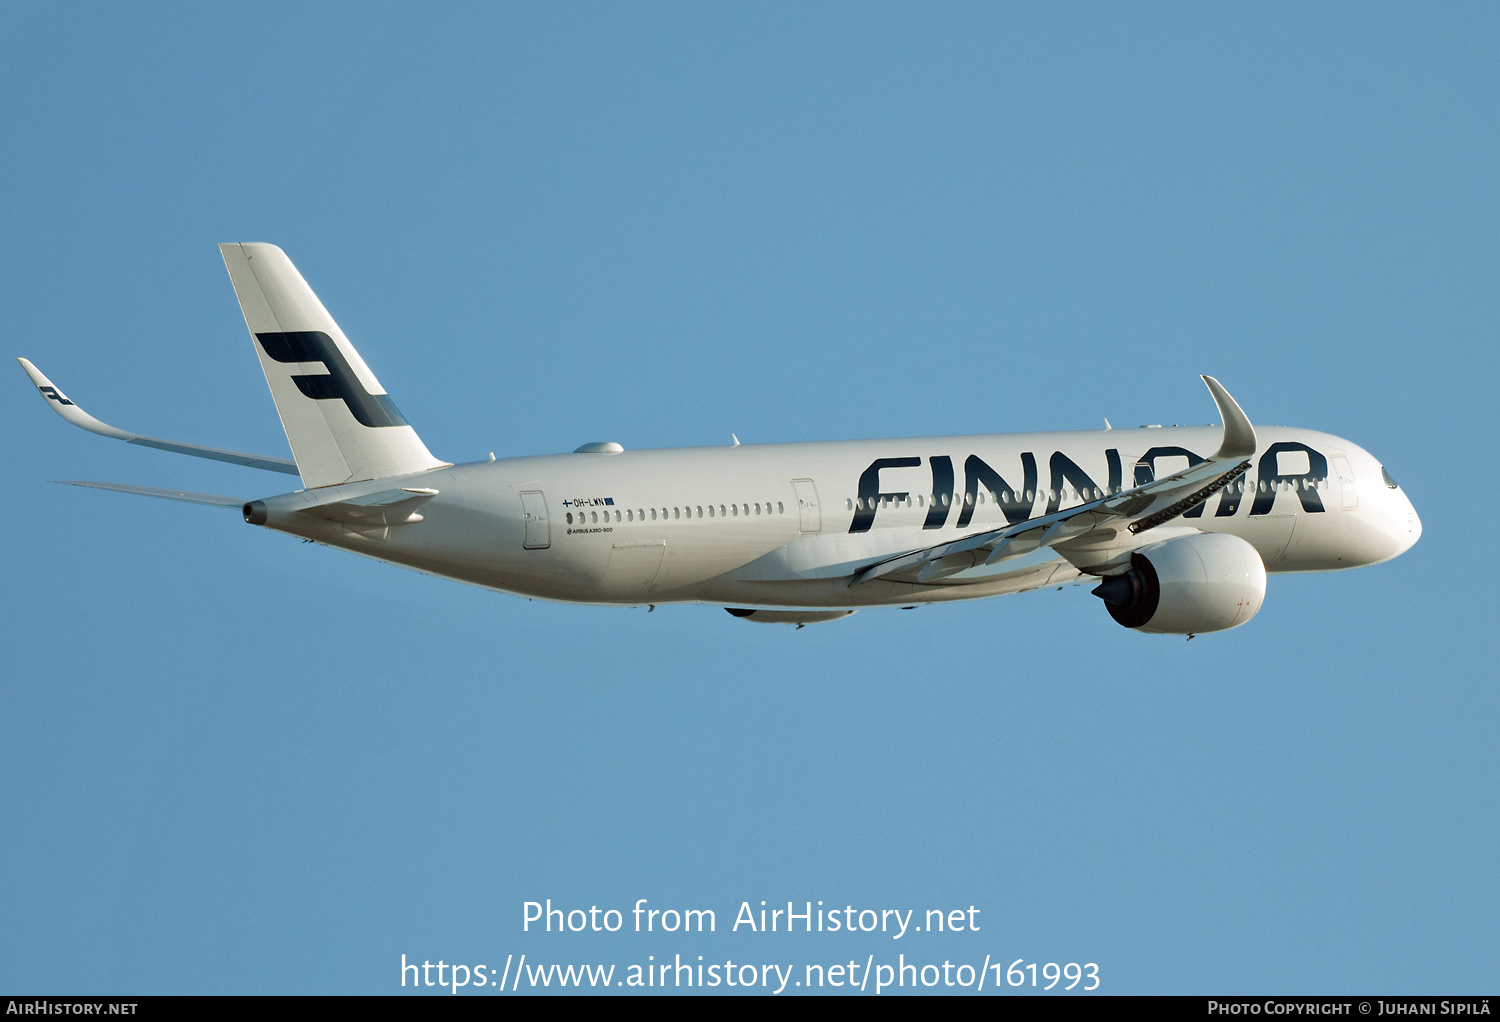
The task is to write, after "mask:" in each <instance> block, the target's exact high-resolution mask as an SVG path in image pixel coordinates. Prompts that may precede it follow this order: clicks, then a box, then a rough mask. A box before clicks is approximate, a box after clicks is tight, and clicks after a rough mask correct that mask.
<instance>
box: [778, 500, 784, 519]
mask: <svg viewBox="0 0 1500 1022" xmlns="http://www.w3.org/2000/svg"><path fill="white" fill-rule="evenodd" d="M776 513H777V514H779V515H784V514H786V507H785V506H784V505H783V504H782V503H781V501H779V500H778V501H777V502H776Z"/></svg>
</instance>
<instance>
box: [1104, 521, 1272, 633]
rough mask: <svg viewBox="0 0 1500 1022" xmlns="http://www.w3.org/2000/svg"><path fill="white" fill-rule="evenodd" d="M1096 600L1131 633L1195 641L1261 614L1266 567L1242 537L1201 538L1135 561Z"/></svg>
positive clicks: (1150, 549)
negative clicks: (1195, 637) (1193, 638)
mask: <svg viewBox="0 0 1500 1022" xmlns="http://www.w3.org/2000/svg"><path fill="white" fill-rule="evenodd" d="M1093 592H1094V595H1095V596H1097V597H1099V598H1100V599H1101V600H1103V601H1104V603H1105V606H1106V607H1108V608H1109V616H1110V617H1112V618H1114V619H1115V620H1116V621H1118V622H1120V624H1122V625H1124V626H1125V627H1126V628H1135V629H1137V630H1139V631H1142V632H1160V633H1165V634H1168V635H1195V634H1197V633H1199V632H1220V631H1223V630H1224V629H1226V628H1237V627H1239V626H1240V625H1242V624H1244V623H1245V622H1246V621H1249V620H1250V619H1251V618H1252V617H1254V616H1255V615H1256V612H1257V611H1259V610H1260V605H1261V602H1262V601H1264V600H1265V597H1266V566H1265V565H1264V564H1262V563H1261V559H1260V554H1258V553H1256V551H1255V548H1254V547H1253V546H1251V545H1250V544H1249V543H1246V542H1245V541H1244V540H1242V539H1240V538H1239V537H1238V536H1227V535H1225V534H1223V533H1217V532H1200V533H1197V534H1195V535H1192V536H1179V537H1177V538H1176V539H1169V540H1165V541H1163V542H1161V543H1153V544H1152V545H1151V546H1147V547H1142V548H1141V549H1139V550H1137V551H1135V552H1134V553H1132V554H1131V555H1130V570H1129V571H1127V572H1125V573H1124V574H1123V575H1110V576H1108V577H1106V578H1105V579H1104V581H1103V582H1102V583H1101V584H1100V585H1099V587H1098V588H1096V589H1095V590H1094V591H1093Z"/></svg>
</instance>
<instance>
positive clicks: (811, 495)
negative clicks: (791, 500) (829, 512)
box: [792, 479, 823, 532]
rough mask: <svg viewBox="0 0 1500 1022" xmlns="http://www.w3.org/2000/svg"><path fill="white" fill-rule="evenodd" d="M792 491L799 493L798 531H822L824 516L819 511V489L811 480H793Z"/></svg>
mask: <svg viewBox="0 0 1500 1022" xmlns="http://www.w3.org/2000/svg"><path fill="white" fill-rule="evenodd" d="M792 489H793V490H795V491H797V529H798V531H799V532H820V531H822V528H823V516H822V514H821V513H820V512H819V511H818V488H817V487H816V486H814V485H813V481H812V480H811V479H793V480H792Z"/></svg>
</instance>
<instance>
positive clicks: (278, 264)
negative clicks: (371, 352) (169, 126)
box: [219, 242, 447, 487]
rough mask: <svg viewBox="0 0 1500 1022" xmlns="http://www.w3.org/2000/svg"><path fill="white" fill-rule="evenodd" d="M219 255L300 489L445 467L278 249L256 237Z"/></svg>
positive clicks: (220, 250)
mask: <svg viewBox="0 0 1500 1022" xmlns="http://www.w3.org/2000/svg"><path fill="white" fill-rule="evenodd" d="M219 252H220V253H221V254H222V255H223V256H224V265H225V267H226V268H228V270H229V279H230V281H231V283H233V284H234V293H235V296H236V297H237V298H239V300H240V310H241V311H242V312H244V314H245V325H246V326H248V327H249V328H250V336H251V337H252V338H253V339H254V341H255V353H256V355H257V356H259V358H260V366H261V369H263V370H264V371H265V374H266V382H267V383H268V384H270V387H271V397H272V398H273V399H274V400H275V401H276V411H277V414H279V415H280V416H281V426H282V428H283V429H285V430H286V438H287V442H288V443H290V444H291V445H292V456H293V457H295V458H296V459H297V468H298V470H299V471H300V472H301V474H302V481H303V483H304V484H305V485H306V486H309V487H314V486H331V485H333V484H335V483H345V482H353V481H356V480H361V479H382V478H384V477H386V476H397V475H407V474H410V473H412V472H421V471H425V470H426V469H430V468H441V467H442V466H443V465H445V464H447V463H446V462H442V461H439V460H438V459H436V458H434V457H433V456H432V454H431V453H430V452H429V451H428V450H427V446H426V445H425V444H423V443H422V441H421V439H420V438H419V437H418V436H417V433H416V430H414V429H412V428H411V426H409V425H407V422H406V419H404V418H402V416H401V413H400V412H399V411H398V410H397V409H396V405H395V403H394V402H393V401H392V400H391V399H390V396H389V395H388V394H386V392H385V388H384V387H382V386H381V385H380V381H379V380H377V379H375V374H374V373H372V372H370V368H369V366H367V365H365V362H364V359H362V358H360V357H359V352H357V351H355V350H354V345H352V344H350V343H349V339H348V338H347V337H345V336H344V332H343V331H342V330H340V329H339V326H338V324H337V323H335V322H334V321H333V317H332V316H330V315H329V314H328V310H327V309H325V308H323V303H322V302H320V301H318V296H317V295H315V294H313V291H312V288H310V287H308V286H307V281H305V280H303V279H302V275H301V274H300V273H298V272H297V268H296V267H295V266H293V265H292V261H291V260H290V259H288V258H287V257H286V253H284V252H283V251H281V249H279V248H277V247H276V246H275V245H267V244H265V243H262V242H244V243H236V244H229V245H220V246H219Z"/></svg>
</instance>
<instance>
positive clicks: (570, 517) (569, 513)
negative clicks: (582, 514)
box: [563, 511, 573, 525]
mask: <svg viewBox="0 0 1500 1022" xmlns="http://www.w3.org/2000/svg"><path fill="white" fill-rule="evenodd" d="M563 517H564V518H566V519H567V520H568V524H569V525H572V524H573V512H571V511H569V512H568V513H567V514H565V515H563Z"/></svg>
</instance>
